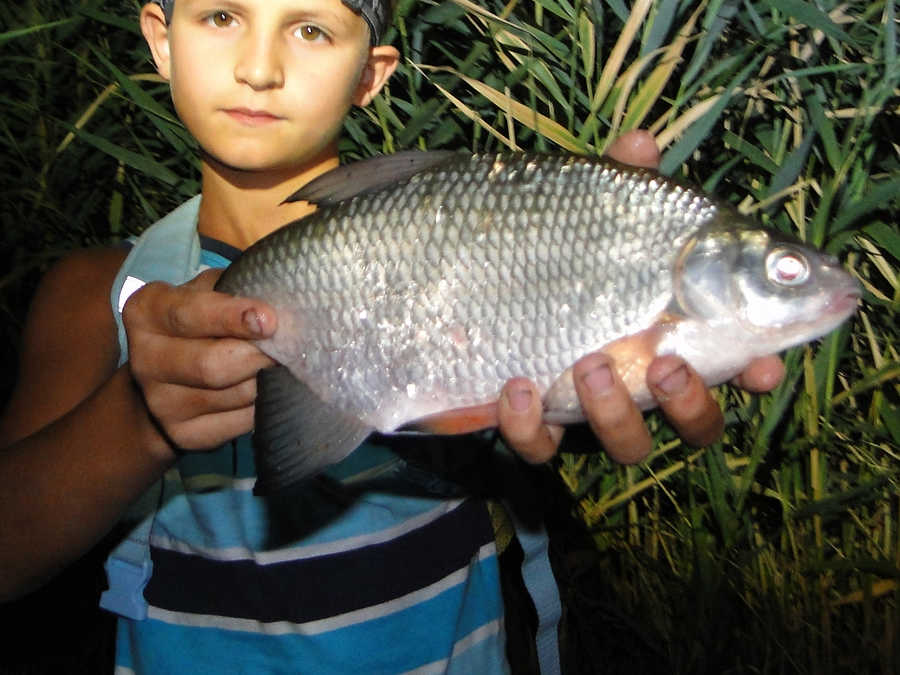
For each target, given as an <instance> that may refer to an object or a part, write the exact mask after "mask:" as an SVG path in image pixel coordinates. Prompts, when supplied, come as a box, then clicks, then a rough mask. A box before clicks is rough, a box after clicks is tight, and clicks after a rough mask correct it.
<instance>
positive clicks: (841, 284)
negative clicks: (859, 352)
mask: <svg viewBox="0 0 900 675" xmlns="http://www.w3.org/2000/svg"><path fill="white" fill-rule="evenodd" d="M674 275H675V277H674V279H673V283H674V296H675V300H676V303H677V305H678V308H679V310H680V311H683V312H684V313H685V314H686V315H688V316H691V317H692V318H695V319H700V320H704V321H707V322H709V323H711V324H715V323H728V324H730V325H732V326H734V325H737V326H739V327H740V328H741V330H742V333H743V334H745V335H747V336H748V337H749V338H751V339H754V340H758V341H759V342H760V344H761V345H765V346H764V347H763V349H764V350H766V351H767V352H776V351H781V350H783V349H786V348H787V347H789V346H792V345H795V344H799V343H801V342H806V341H809V340H812V339H814V338H817V337H820V336H822V335H824V334H826V333H828V332H830V331H831V330H833V329H834V328H836V327H837V326H838V325H840V324H841V323H842V322H843V321H844V320H846V319H847V318H848V317H849V316H851V315H852V314H853V313H854V311H855V310H856V306H857V304H858V302H859V298H860V295H861V288H860V285H859V282H858V281H857V280H856V279H854V278H853V277H852V276H851V275H850V274H849V273H847V271H846V270H844V269H843V268H842V267H841V265H840V263H839V262H838V260H837V259H836V258H834V257H833V256H830V255H828V254H826V253H824V252H822V251H819V250H817V249H815V248H813V247H810V246H808V245H806V244H803V243H801V242H799V241H797V240H795V239H792V238H790V237H788V236H785V235H782V234H780V233H778V232H773V231H771V230H766V229H762V228H761V227H759V226H758V225H755V224H753V223H752V222H750V221H747V220H746V219H742V217H740V216H738V215H737V214H734V219H733V220H731V221H730V222H728V223H725V224H723V223H716V224H713V225H711V226H708V227H706V228H704V229H703V230H701V231H700V232H698V233H697V234H696V235H695V236H694V237H693V238H692V239H691V240H690V241H688V243H687V244H686V245H685V247H684V248H683V249H682V251H681V253H680V255H679V258H678V261H677V264H676V266H675V269H674Z"/></svg>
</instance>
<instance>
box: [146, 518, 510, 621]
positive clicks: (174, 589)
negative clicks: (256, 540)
mask: <svg viewBox="0 0 900 675" xmlns="http://www.w3.org/2000/svg"><path fill="white" fill-rule="evenodd" d="M490 541H493V529H492V527H491V522H490V517H489V515H488V512H487V509H486V507H485V505H484V502H482V501H481V500H468V501H466V502H464V503H463V504H461V505H460V506H459V507H458V508H456V509H454V510H453V511H451V512H450V513H448V514H447V515H445V516H442V517H441V518H438V519H437V520H435V521H433V522H431V523H429V524H428V525H426V526H424V527H422V528H420V529H418V530H414V531H413V532H410V533H408V534H405V535H403V536H402V537H398V538H397V539H394V540H392V541H388V542H385V543H382V544H377V545H373V546H368V547H364V548H360V549H354V550H351V551H346V552H343V553H337V554H332V555H326V556H319V557H316V558H309V559H305V560H300V561H290V562H284V563H276V564H271V565H258V564H256V563H255V562H253V561H248V560H241V561H234V562H222V561H218V560H208V559H206V558H203V557H201V556H197V555H187V554H183V553H178V552H175V551H170V550H166V549H160V548H155V547H154V548H152V557H153V576H152V578H151V580H150V583H149V584H148V586H147V589H146V591H145V597H146V598H147V601H148V602H149V603H150V604H151V605H154V606H156V607H160V608H162V609H167V610H170V611H174V612H185V613H191V614H212V615H217V616H230V617H237V618H242V619H252V620H256V621H261V622H273V621H289V622H293V623H306V622H308V621H315V620H318V619H323V618H326V617H331V616H335V615H338V614H343V613H345V612H350V611H354V610H357V609H362V608H364V607H371V606H373V605H378V604H380V603H383V602H387V601H390V600H394V599H396V598H398V597H401V596H403V595H406V594H407V593H411V592H413V591H416V590H419V589H421V588H425V587H427V586H430V585H431V584H433V583H435V582H437V581H439V580H440V579H443V578H444V577H446V576H448V575H450V574H452V573H453V572H455V571H456V570H458V569H460V568H462V567H465V566H467V565H468V564H469V563H470V562H471V560H472V557H473V556H474V555H475V554H477V552H478V550H479V549H480V548H481V547H482V546H483V545H484V544H487V543H489V542H490Z"/></svg>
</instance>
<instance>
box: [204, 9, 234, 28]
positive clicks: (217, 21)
mask: <svg viewBox="0 0 900 675" xmlns="http://www.w3.org/2000/svg"><path fill="white" fill-rule="evenodd" d="M209 21H210V23H212V24H213V25H214V26H215V27H216V28H227V27H228V26H230V25H231V24H232V23H234V17H233V16H231V14H229V13H228V12H214V13H213V14H211V15H210V17H209Z"/></svg>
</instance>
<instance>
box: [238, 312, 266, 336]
mask: <svg viewBox="0 0 900 675" xmlns="http://www.w3.org/2000/svg"><path fill="white" fill-rule="evenodd" d="M242 319H243V322H244V327H245V328H246V329H247V330H248V331H250V332H251V333H253V334H254V335H262V334H263V326H262V319H261V318H260V316H259V314H258V313H257V311H256V310H255V309H248V310H247V311H246V312H244V314H243V317H242Z"/></svg>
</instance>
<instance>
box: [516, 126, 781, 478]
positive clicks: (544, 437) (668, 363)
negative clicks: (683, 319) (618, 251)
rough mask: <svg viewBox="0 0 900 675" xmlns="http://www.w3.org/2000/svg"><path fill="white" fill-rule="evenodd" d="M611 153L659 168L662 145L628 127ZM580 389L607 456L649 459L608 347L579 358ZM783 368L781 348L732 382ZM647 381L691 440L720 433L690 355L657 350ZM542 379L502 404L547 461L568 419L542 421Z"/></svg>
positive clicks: (765, 385) (760, 386) (523, 451)
mask: <svg viewBox="0 0 900 675" xmlns="http://www.w3.org/2000/svg"><path fill="white" fill-rule="evenodd" d="M609 156H610V157H612V158H613V159H615V160H618V161H620V162H623V163H625V164H631V165H633V166H642V167H647V168H650V169H656V168H658V166H659V151H658V149H657V146H656V142H655V141H654V139H653V136H652V135H650V134H649V133H647V132H644V131H634V132H628V133H626V134H624V135H623V136H621V137H619V138H618V139H617V140H616V141H615V142H614V143H613V144H612V146H611V147H610V149H609ZM573 376H574V381H575V386H576V390H577V392H578V396H579V399H580V401H581V404H582V407H583V409H584V411H585V415H586V417H587V420H588V423H589V424H590V426H591V429H592V430H593V431H594V433H595V434H596V436H597V438H598V439H599V440H600V442H601V443H602V444H603V447H604V449H605V450H606V452H607V453H608V454H609V456H610V457H611V458H612V459H613V460H615V461H617V462H621V463H624V464H631V463H635V462H640V461H641V460H643V459H644V458H645V457H646V456H647V455H648V454H649V453H650V450H651V449H652V440H651V438H650V433H649V431H648V430H647V426H646V424H645V423H644V417H643V415H642V413H641V411H640V409H639V408H638V407H637V405H636V404H635V403H634V401H633V400H632V398H631V395H630V393H629V392H628V389H627V388H626V387H625V385H624V384H623V382H622V380H621V378H619V377H618V376H617V375H616V372H615V362H614V361H613V359H611V358H610V357H609V356H607V355H605V354H603V353H599V352H598V353H595V354H590V355H588V356H585V357H583V358H582V359H580V360H579V361H578V362H577V363H576V364H575V366H574V369H573ZM783 376H784V365H783V364H782V362H781V359H779V358H778V357H777V356H769V357H763V358H759V359H756V360H754V361H752V362H751V363H750V364H749V365H748V366H747V368H746V369H745V370H744V371H743V372H742V373H741V374H740V375H738V376H737V377H736V378H735V379H734V382H735V384H738V385H739V386H742V387H743V388H745V389H747V390H748V391H752V392H756V393H761V392H766V391H770V390H771V389H773V388H774V387H775V386H777V385H778V383H779V382H780V381H781V379H782V377H783ZM647 384H648V386H649V388H650V391H651V392H653V394H654V397H655V399H656V402H657V403H658V404H659V408H660V409H661V410H662V411H663V413H664V414H665V416H666V418H667V419H668V420H669V423H670V424H671V425H672V426H673V427H674V428H675V430H676V431H677V432H678V434H679V435H680V436H681V437H682V438H683V439H684V440H685V441H686V442H687V443H689V444H691V445H697V446H700V445H706V444H709V443H712V442H714V441H715V440H717V439H718V438H719V436H721V434H722V428H723V424H724V419H723V417H722V411H721V409H720V408H719V405H718V403H716V401H715V400H714V399H713V397H712V396H711V394H710V392H709V390H708V389H707V387H706V385H705V384H704V382H703V380H702V379H701V378H700V377H699V376H698V375H697V373H696V372H695V371H694V369H693V368H691V367H690V365H689V364H687V363H686V362H685V361H684V359H681V358H679V357H677V356H674V355H667V356H662V357H659V358H656V359H655V360H654V361H653V362H652V363H651V364H650V366H649V367H648V369H647ZM542 417H543V406H542V405H541V399H540V396H539V394H538V390H537V387H536V386H535V384H534V383H533V382H530V381H528V380H526V379H525V378H516V379H514V380H510V381H509V382H508V383H507V384H506V385H505V386H504V388H503V393H502V395H501V398H500V406H499V410H498V418H499V425H500V432H501V433H502V434H503V438H504V440H505V441H506V443H507V445H509V447H510V448H511V449H513V450H515V451H516V452H517V453H518V454H519V456H520V457H522V458H523V459H524V460H525V461H527V462H529V463H533V464H537V463H541V462H546V461H548V460H550V459H551V458H552V457H553V455H555V454H556V451H557V449H558V448H559V444H560V442H561V440H562V437H563V431H564V427H561V426H557V425H547V424H544V423H543V420H542Z"/></svg>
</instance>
